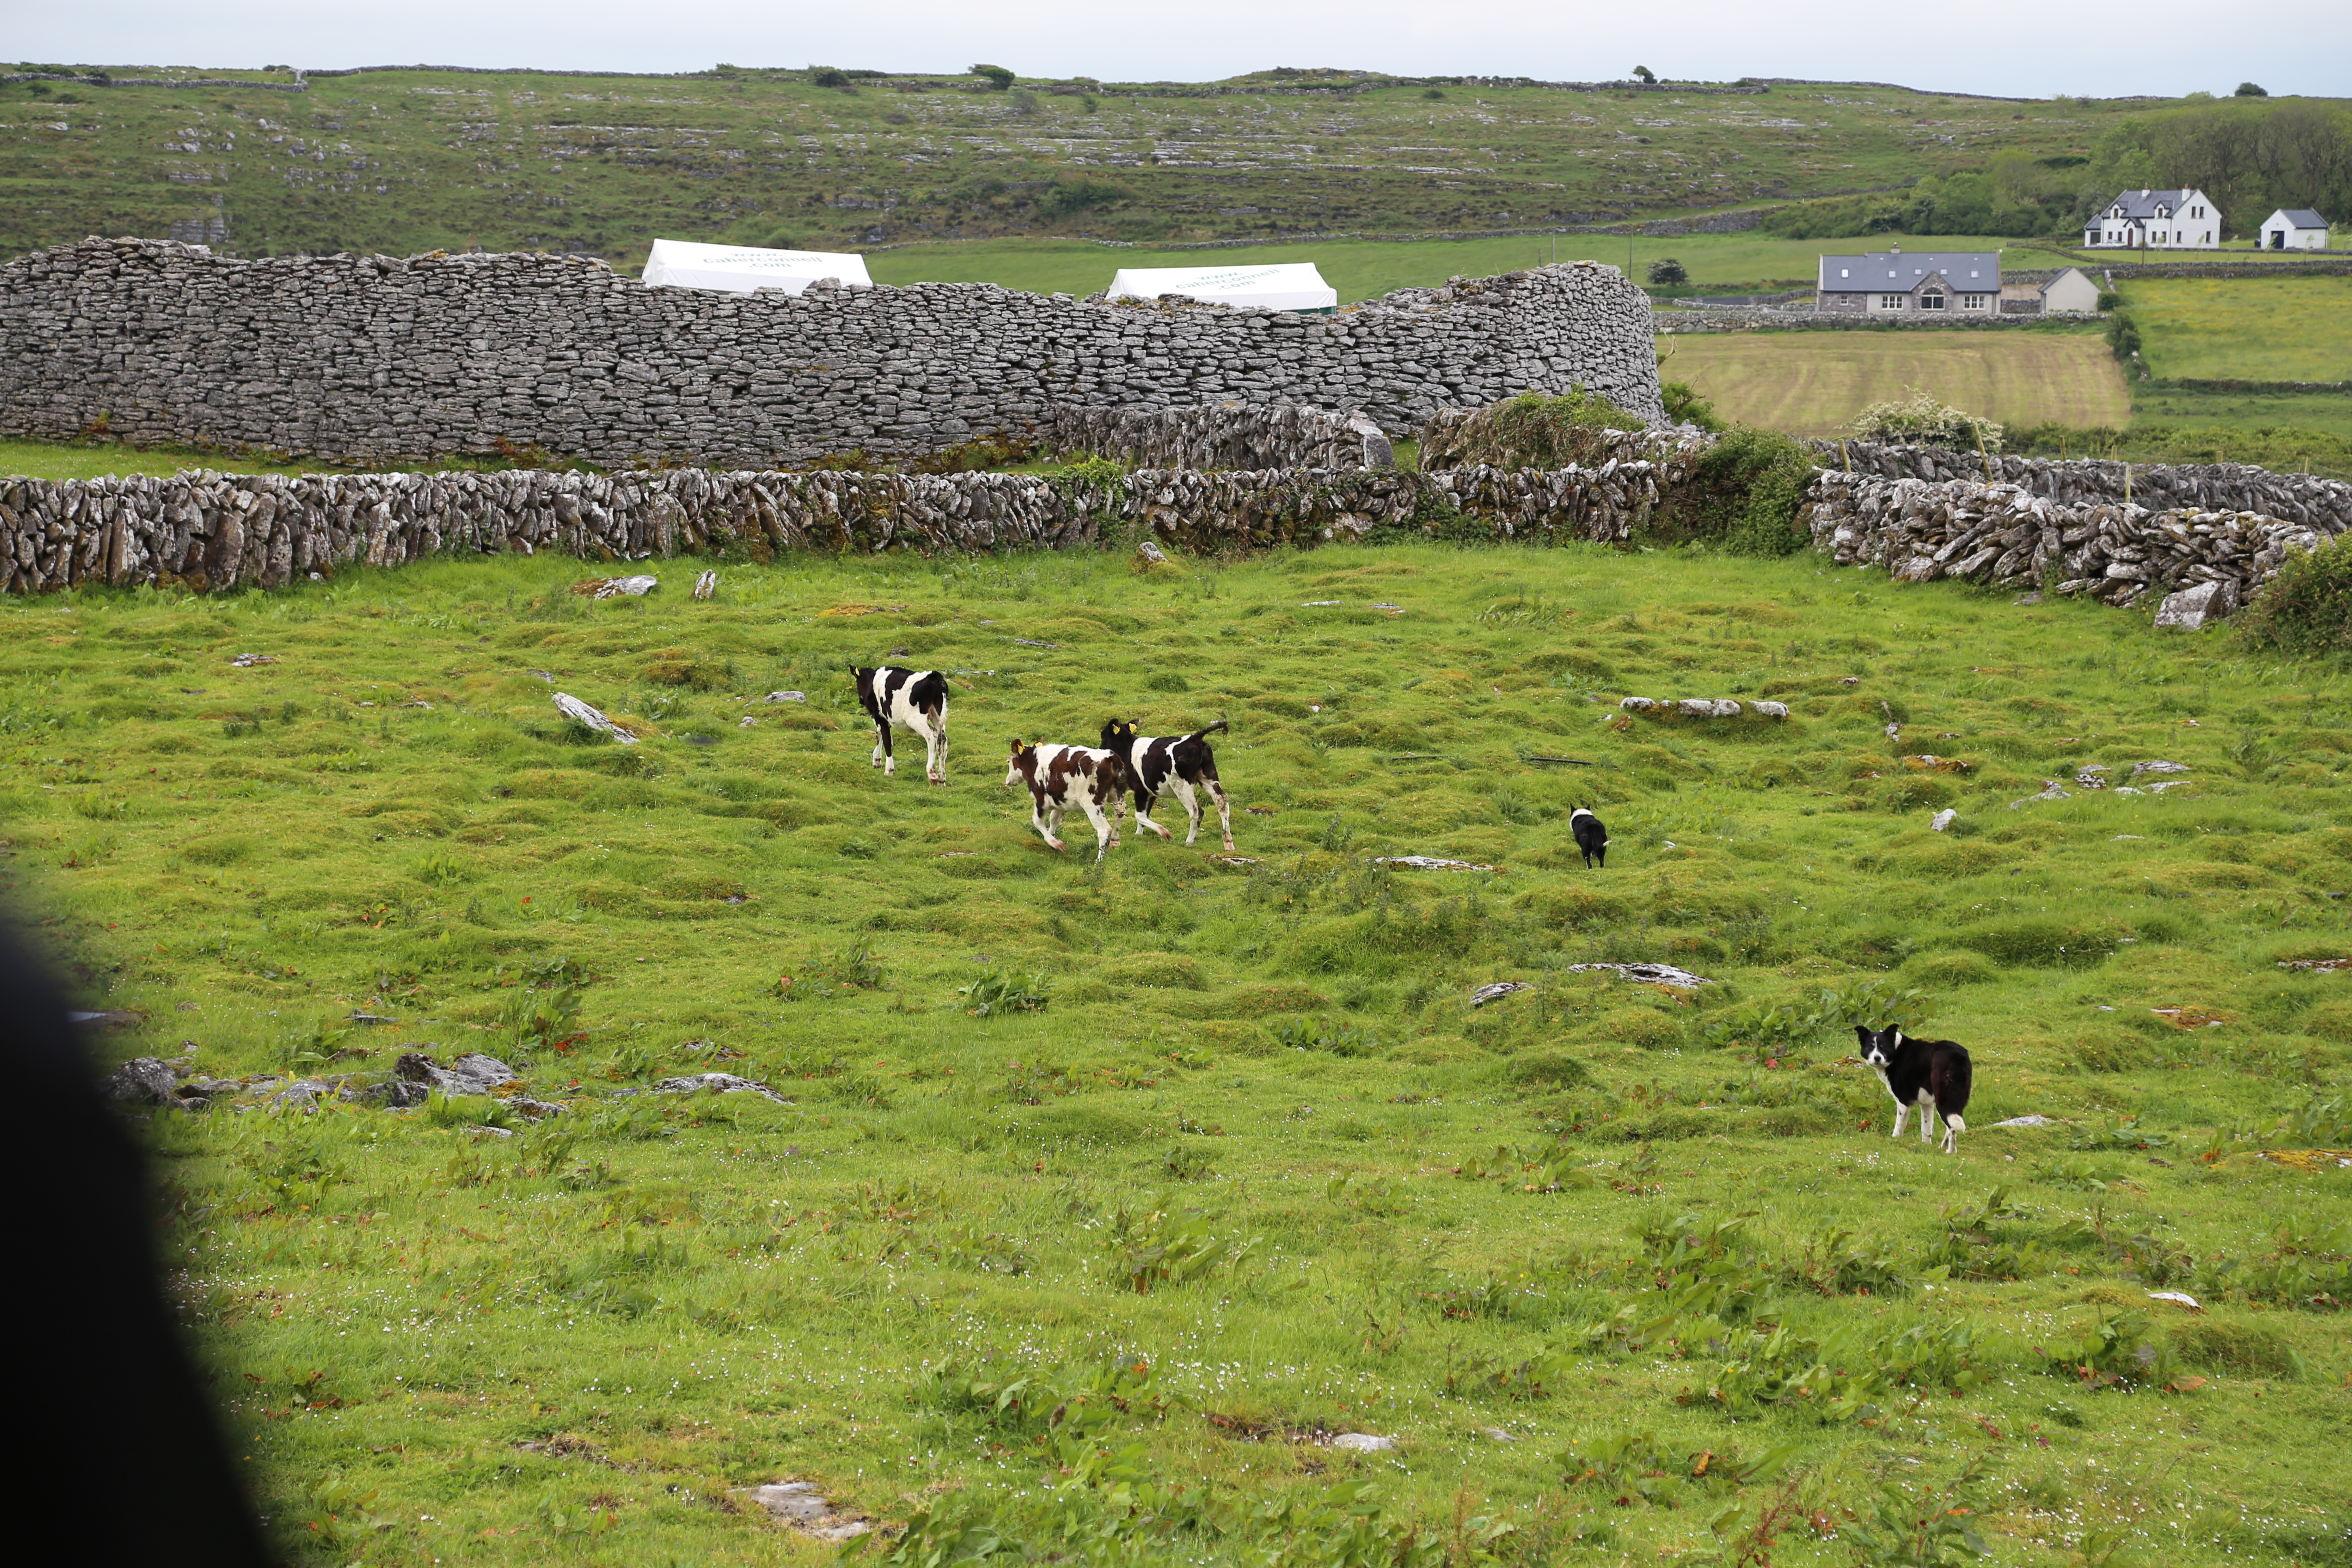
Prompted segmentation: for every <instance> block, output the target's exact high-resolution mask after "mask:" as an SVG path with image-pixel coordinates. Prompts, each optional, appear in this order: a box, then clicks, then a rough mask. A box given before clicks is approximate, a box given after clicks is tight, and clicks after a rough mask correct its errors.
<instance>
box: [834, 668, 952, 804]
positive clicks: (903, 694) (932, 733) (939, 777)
mask: <svg viewBox="0 0 2352 1568" xmlns="http://www.w3.org/2000/svg"><path fill="white" fill-rule="evenodd" d="M850 673H851V674H852V675H854V676H856V678H857V705H858V706H859V707H861V708H863V709H865V710H866V717H867V718H868V719H871V720H873V721H874V765H875V766H876V767H877V768H880V769H881V770H882V775H883V776H884V777H885V778H887V777H889V776H891V775H892V774H894V773H897V772H898V757H897V756H896V755H895V754H893V752H891V749H890V731H893V730H908V731H913V732H914V733H916V734H918V735H920V736H921V737H922V738H923V776H924V777H925V778H928V779H929V780H930V781H931V782H932V783H933V784H945V783H947V782H948V678H947V677H946V676H944V675H941V674H940V672H939V671H938V670H936V669H894V668H891V667H890V666H888V665H887V664H886V665H883V666H881V667H880V668H876V669H857V668H852V669H851V670H850Z"/></svg>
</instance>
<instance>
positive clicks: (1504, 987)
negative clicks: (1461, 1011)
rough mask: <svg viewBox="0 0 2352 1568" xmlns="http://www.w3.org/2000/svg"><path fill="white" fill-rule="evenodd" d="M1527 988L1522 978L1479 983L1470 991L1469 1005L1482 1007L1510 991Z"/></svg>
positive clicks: (1500, 998)
mask: <svg viewBox="0 0 2352 1568" xmlns="http://www.w3.org/2000/svg"><path fill="white" fill-rule="evenodd" d="M1527 988H1528V983H1527V982H1526V981H1524V980H1497V981H1496V982H1495V983H1494V984H1491V985H1481V986H1480V987H1478V989H1477V990H1475V991H1473V992H1472V993H1470V1005H1472V1006H1473V1007H1484V1006H1485V1005H1486V1004H1487V1003H1489V1002H1499V1001H1501V1000H1502V999H1503V998H1504V997H1506V996H1508V995H1509V994H1511V993H1512V992H1514V991H1525V990H1526V989H1527Z"/></svg>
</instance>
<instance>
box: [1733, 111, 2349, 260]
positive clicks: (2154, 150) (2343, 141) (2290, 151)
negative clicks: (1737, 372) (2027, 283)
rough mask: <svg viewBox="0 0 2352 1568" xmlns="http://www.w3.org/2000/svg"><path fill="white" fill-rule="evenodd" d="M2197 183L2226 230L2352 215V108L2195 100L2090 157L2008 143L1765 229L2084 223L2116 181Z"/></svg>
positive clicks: (1836, 233)
mask: <svg viewBox="0 0 2352 1568" xmlns="http://www.w3.org/2000/svg"><path fill="white" fill-rule="evenodd" d="M2141 186H2152V187H2155V188H2157V189H2160V190H2162V189H2174V188H2178V187H2180V186H2190V187H2194V188H2195V189H2198V190H2201V191H2203V192H2204V193H2205V194H2206V195H2209V196H2210V197H2212V198H2213V200H2214V202H2215V204H2216V205H2219V206H2220V208H2221V218H2222V223H2223V226H2224V229H2225V231H2226V232H2227V233H2228V234H2230V235H2232V236H2242V235H2250V234H2252V233H2254V232H2255V231H2256V230H2257V229H2258V228H2259V227H2260V226H2261V225H2262V221H2263V219H2264V218H2266V217H2268V216H2270V215H2271V214H2272V213H2273V212H2274V211H2276V210H2277V209H2279V208H2281V207H2312V208H2315V209H2317V210H2318V211H2319V212H2321V213H2323V214H2326V215H2329V216H2333V217H2335V218H2336V219H2337V220H2338V221H2342V220H2343V219H2345V218H2346V217H2347V216H2352V110H2347V109H2345V108H2344V107H2343V106H2342V105H2340V104H2336V103H2333V102H2325V101H2315V100H2297V99H2288V100H2277V99H2263V98H2252V97H2246V98H2238V99H2231V100H2215V101H2207V102H2192V103H2190V104H2189V105H2187V106H2185V107H2182V108H2179V109H2174V110H2164V111H2161V112H2158V113H2153V114H2139V115H2133V116H2131V117H2129V118H2128V119H2125V120H2121V121H2116V123H2115V124H2114V125H2113V126H2111V127H2109V128H2108V130H2107V131H2106V132H2105V134H2103V135H2102V136H2101V137H2100V138H2099V140H2098V142H2097V143H2096V144H2095V146H2094V148H2093V150H2092V152H2091V153H2090V155H2089V156H2087V157H2083V156H2070V155H2060V156H2055V157H2046V158H2036V157H2033V156H2032V155H2030V154H2028V153H2000V154H1999V155H1997V156H1995V157H1993V158H1992V159H1990V161H1989V162H1987V163H1986V164H1985V166H1984V167H1983V168H1982V169H1975V170H1967V171H1963V172H1961V173H1958V174H1948V175H1945V176H1943V177H1942V178H1940V179H1939V178H1936V177H1934V176H1930V177H1928V178H1927V179H1923V180H1921V181H1919V182H1918V183H1917V184H1914V185H1912V186H1910V187H1908V188H1907V189H1906V190H1903V191H1896V192H1888V193H1884V194H1881V195H1868V196H1854V197H1849V198H1847V199H1845V200H1843V201H1832V202H1810V203H1807V204H1805V205H1801V206H1793V207H1784V208H1782V209H1781V210H1780V211H1779V212H1776V213H1774V214H1772V215H1771V216H1769V217H1768V218H1767V219H1766V220H1765V222H1764V227H1765V229H1766V230H1767V231H1768V232H1769V233H1772V234H1776V235H1780V236H1781V237H1784V238H1789V239H1829V238H1843V237H1853V236H1866V235H1874V234H1907V235H1938V234H1990V235H2008V236H2015V237H2028V236H2032V235H2042V234H2053V233H2058V232H2062V231H2067V230H2072V229H2075V228H2079V227H2080V226H2082V225H2083V223H2084V220H2086V219H2087V218H2088V217H2089V216H2091V215H2092V214H2093V213H2095V212H2096V211H2098V210H2099V209H2100V207H2102V206H2103V205H2105V204H2106V203H2107V202H2109V201H2111V200H2113V199H2114V197H2115V195H2116V192H2117V191H2122V190H2130V189H2136V188H2138V187H2141Z"/></svg>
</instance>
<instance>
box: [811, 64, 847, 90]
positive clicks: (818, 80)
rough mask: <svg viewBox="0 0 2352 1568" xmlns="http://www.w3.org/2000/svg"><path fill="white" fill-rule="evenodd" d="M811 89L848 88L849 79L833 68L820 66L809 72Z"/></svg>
mask: <svg viewBox="0 0 2352 1568" xmlns="http://www.w3.org/2000/svg"><path fill="white" fill-rule="evenodd" d="M809 85H810V86H811V87H847V86H848V85H849V79H848V78H847V77H845V76H844V75H843V74H842V73H841V72H839V71H837V70H835V69H834V68H832V67H831V66H819V67H818V68H816V69H814V70H813V71H811V72H809Z"/></svg>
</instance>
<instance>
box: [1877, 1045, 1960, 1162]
mask: <svg viewBox="0 0 2352 1568" xmlns="http://www.w3.org/2000/svg"><path fill="white" fill-rule="evenodd" d="M1853 1032H1854V1033H1855V1034H1856V1035H1857V1036H1859V1037H1861V1040H1862V1059H1863V1060H1864V1062H1866V1063H1868V1064H1869V1067H1870V1069H1871V1070H1872V1071H1873V1072H1874V1073H1876V1074H1877V1075H1878V1081H1879V1082H1881V1083H1883V1084H1885V1086H1886V1092H1887V1093H1889V1094H1891V1095H1893V1096H1894V1097H1895V1132H1894V1136H1895V1137H1897V1138H1900V1137H1902V1136H1903V1119H1904V1118H1905V1117H1906V1116H1907V1115H1909V1114H1910V1113H1911V1108H1912V1107H1913V1106H1916V1107H1918V1109H1919V1141H1920V1142H1923V1143H1932V1142H1935V1138H1936V1123H1937V1121H1940V1122H1942V1123H1943V1127H1944V1152H1945V1153H1947V1154H1953V1153H1958V1152H1959V1147H1960V1134H1961V1133H1963V1132H1966V1131H1968V1130H1969V1124H1968V1123H1967V1122H1965V1121H1961V1120H1960V1112H1962V1111H1963V1110H1967V1109H1968V1108H1969V1084H1970V1082H1971V1079H1972V1069H1971V1068H1970V1067H1969V1053H1968V1052H1967V1051H1966V1050H1964V1049H1962V1048H1961V1047H1958V1046H1956V1045H1954V1044H1953V1043H1952V1042H1951V1041H1949V1040H1915V1039H1911V1038H1909V1037H1907V1036H1906V1035H1905V1034H1904V1033H1903V1031H1902V1030H1900V1029H1895V1028H1885V1029H1865V1028H1864V1027H1863V1026H1861V1025H1859V1024H1857V1025H1855V1026H1854V1030H1853ZM1931 1116H1932V1117H1933V1118H1934V1119H1935V1120H1934V1121H1930V1120H1929V1118H1930V1117H1931Z"/></svg>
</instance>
